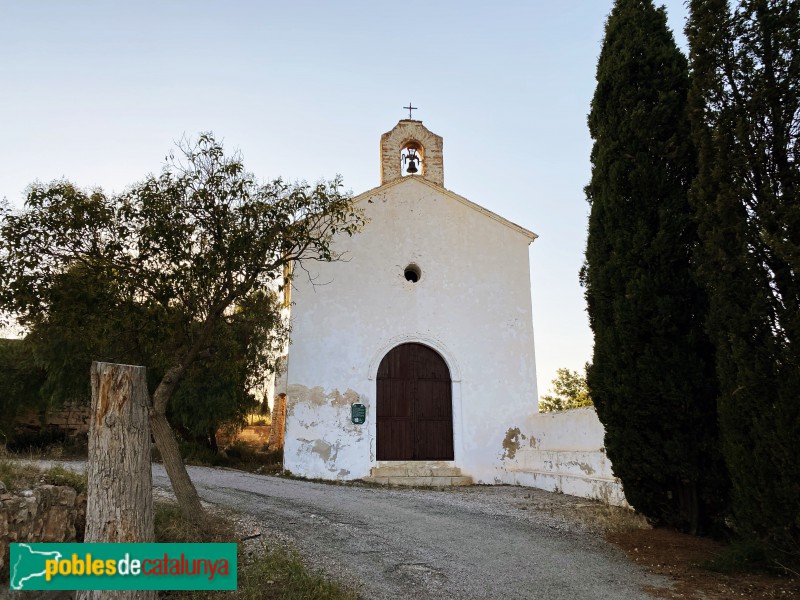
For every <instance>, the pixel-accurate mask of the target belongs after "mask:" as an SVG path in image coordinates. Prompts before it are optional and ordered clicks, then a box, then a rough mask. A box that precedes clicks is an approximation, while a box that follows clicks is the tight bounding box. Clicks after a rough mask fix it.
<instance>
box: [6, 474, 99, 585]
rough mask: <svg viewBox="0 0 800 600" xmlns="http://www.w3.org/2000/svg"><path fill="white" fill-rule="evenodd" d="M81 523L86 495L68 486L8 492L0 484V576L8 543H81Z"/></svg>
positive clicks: (51, 486) (82, 526) (82, 522)
mask: <svg viewBox="0 0 800 600" xmlns="http://www.w3.org/2000/svg"><path fill="white" fill-rule="evenodd" d="M85 521H86V495H85V494H78V492H76V491H75V490H74V489H73V488H71V487H66V486H56V485H39V486H36V487H34V488H32V489H29V490H24V491H21V492H10V491H8V490H7V489H6V487H5V485H3V483H2V482H0V573H4V574H6V573H7V572H8V564H7V563H8V545H9V544H11V543H19V542H75V541H82V540H83V530H84V526H85ZM5 580H6V581H7V580H8V579H7V578H6V579H5Z"/></svg>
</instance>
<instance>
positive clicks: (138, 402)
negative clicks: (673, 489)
mask: <svg viewBox="0 0 800 600" xmlns="http://www.w3.org/2000/svg"><path fill="white" fill-rule="evenodd" d="M91 377H92V409H91V413H90V417H89V418H90V423H89V470H88V471H89V472H88V474H89V482H88V498H87V507H86V535H85V541H87V542H153V541H155V534H154V530H153V479H152V471H151V464H150V420H149V418H150V416H149V405H150V400H149V394H148V392H147V377H146V369H145V368H144V367H134V366H131V365H115V364H110V363H101V362H95V363H92V371H91ZM157 594H158V592H155V591H82V592H79V593H78V598H79V599H80V600H95V599H96V600H100V599H101V598H114V599H116V598H124V599H126V600H128V599H134V598H135V599H137V600H155V599H156V598H157V597H158V595H157Z"/></svg>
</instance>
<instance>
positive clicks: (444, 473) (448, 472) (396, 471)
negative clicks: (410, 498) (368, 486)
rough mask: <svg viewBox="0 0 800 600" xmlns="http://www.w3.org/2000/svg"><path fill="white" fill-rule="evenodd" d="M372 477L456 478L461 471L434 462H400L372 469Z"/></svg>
mask: <svg viewBox="0 0 800 600" xmlns="http://www.w3.org/2000/svg"><path fill="white" fill-rule="evenodd" d="M370 475H371V476H372V477H458V476H459V475H461V469H459V468H458V467H454V466H452V465H448V464H447V463H436V462H402V463H393V464H388V465H378V466H377V467H373V468H372V471H371V473H370Z"/></svg>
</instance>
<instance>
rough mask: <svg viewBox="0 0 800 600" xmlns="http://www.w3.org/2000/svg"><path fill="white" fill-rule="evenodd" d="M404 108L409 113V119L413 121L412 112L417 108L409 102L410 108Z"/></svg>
mask: <svg viewBox="0 0 800 600" xmlns="http://www.w3.org/2000/svg"><path fill="white" fill-rule="evenodd" d="M403 108H405V109H406V110H407V111H408V118H409V119H411V118H412V117H411V111H412V110H417V107H416V106H411V102H409V103H408V106H404V107H403Z"/></svg>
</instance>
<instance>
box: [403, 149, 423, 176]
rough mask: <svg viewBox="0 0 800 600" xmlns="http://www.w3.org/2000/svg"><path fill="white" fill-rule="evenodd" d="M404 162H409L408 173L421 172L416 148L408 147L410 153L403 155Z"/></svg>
mask: <svg viewBox="0 0 800 600" xmlns="http://www.w3.org/2000/svg"><path fill="white" fill-rule="evenodd" d="M403 162H407V163H408V166H407V167H406V173H410V174H412V175H413V174H414V173H419V169H418V168H417V163H418V162H419V156H418V155H417V151H416V150H415V149H414V148H409V149H408V153H407V154H406V155H405V156H404V157H403Z"/></svg>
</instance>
